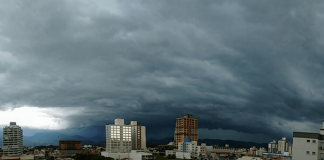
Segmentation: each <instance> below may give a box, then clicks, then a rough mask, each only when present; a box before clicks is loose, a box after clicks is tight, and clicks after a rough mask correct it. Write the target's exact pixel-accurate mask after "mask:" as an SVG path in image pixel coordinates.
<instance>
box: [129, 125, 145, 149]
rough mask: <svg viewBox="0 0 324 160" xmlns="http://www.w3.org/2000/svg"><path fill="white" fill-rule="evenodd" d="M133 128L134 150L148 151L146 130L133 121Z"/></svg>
mask: <svg viewBox="0 0 324 160" xmlns="http://www.w3.org/2000/svg"><path fill="white" fill-rule="evenodd" d="M130 125H131V127H132V149H133V150H145V149H146V128H145V126H141V125H138V124H137V121H131V124H130Z"/></svg>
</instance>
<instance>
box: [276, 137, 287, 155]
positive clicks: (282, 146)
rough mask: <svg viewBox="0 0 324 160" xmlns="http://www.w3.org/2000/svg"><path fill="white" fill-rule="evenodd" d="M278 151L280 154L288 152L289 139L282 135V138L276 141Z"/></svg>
mask: <svg viewBox="0 0 324 160" xmlns="http://www.w3.org/2000/svg"><path fill="white" fill-rule="evenodd" d="M278 152H280V153H281V154H284V152H289V141H287V139H286V137H282V139H281V140H279V141H278Z"/></svg>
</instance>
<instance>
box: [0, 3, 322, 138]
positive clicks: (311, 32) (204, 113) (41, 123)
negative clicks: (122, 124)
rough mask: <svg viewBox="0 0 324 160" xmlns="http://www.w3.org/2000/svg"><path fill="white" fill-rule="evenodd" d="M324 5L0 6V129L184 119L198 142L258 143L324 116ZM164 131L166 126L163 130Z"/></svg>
mask: <svg viewBox="0 0 324 160" xmlns="http://www.w3.org/2000/svg"><path fill="white" fill-rule="evenodd" d="M323 5H324V2H305V1H301V0H297V1H274V2H267V1H254V0H248V1H239V0H235V1H225V0H221V1H204V2H201V1H191V0H189V1H158V2H156V1H155V2H153V1H146V0H143V1H142V0H138V1H132V2H129V1H119V0H118V1H117V0H116V1H96V2H93V1H83V0H81V1H80V0H74V1H63V0H62V1H61V0H58V1H10V2H6V3H2V4H0V14H1V16H0V132H1V131H2V128H3V127H4V126H6V125H8V122H10V121H12V122H17V124H19V126H21V127H22V129H23V130H24V135H25V136H32V135H34V134H36V133H40V132H62V133H66V134H70V135H73V134H75V133H78V134H81V135H89V134H93V135H97V134H99V133H101V131H100V127H103V126H105V125H107V124H110V123H111V122H113V120H114V119H116V118H123V119H125V121H126V122H129V121H132V120H136V121H138V123H139V124H141V125H143V126H146V134H147V135H146V136H147V138H152V137H155V138H159V139H162V138H165V137H173V135H174V124H175V118H177V117H180V116H182V115H183V114H192V115H193V116H194V117H195V118H196V119H198V122H199V123H198V126H199V127H198V134H199V138H212V139H233V140H246V141H254V142H265V143H268V142H270V141H272V140H273V139H274V140H279V139H280V138H281V137H286V138H287V139H288V140H289V141H291V140H292V133H293V131H297V132H298V131H304V132H317V131H318V129H319V128H321V125H320V124H319V123H318V122H320V121H321V120H322V119H324V117H323V114H324V109H323V107H322V106H323V105H324V98H323V97H324V85H323V82H322V79H323V78H324V75H323V73H324V66H323V65H322V63H323V59H324V54H323V53H322V51H323V48H324V38H323V35H324V32H323V31H322V29H321V28H322V24H323V23H324V16H323V15H324V13H323V11H322V9H321V8H322V6H323ZM161 128H163V132H161Z"/></svg>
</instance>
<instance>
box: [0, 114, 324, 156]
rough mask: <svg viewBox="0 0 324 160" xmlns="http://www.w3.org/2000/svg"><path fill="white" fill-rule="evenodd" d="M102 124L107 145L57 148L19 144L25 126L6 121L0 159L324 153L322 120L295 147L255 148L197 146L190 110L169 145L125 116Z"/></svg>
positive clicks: (283, 142)
mask: <svg viewBox="0 0 324 160" xmlns="http://www.w3.org/2000/svg"><path fill="white" fill-rule="evenodd" d="M105 128H106V133H105V134H106V144H105V145H81V144H82V141H81V140H76V139H73V140H72V139H70V140H61V139H60V138H59V137H58V146H54V145H48V146H30V147H26V146H24V144H23V130H22V129H21V127H20V126H19V125H17V124H16V122H10V126H6V127H4V128H3V142H2V144H3V147H2V148H1V152H0V154H1V160H13V159H17V160H40V159H55V160H61V159H67V160H68V159H76V160H83V159H103V160H106V159H107V160H113V159H115V160H121V159H124V160H153V159H157V160H164V159H193V160H228V159H231V160H252V159H255V160H257V159H259V160H261V159H263V160H265V159H278V160H279V159H284V160H291V159H293V160H302V159H309V160H311V159H314V160H317V159H320V157H322V156H323V153H322V151H323V150H322V149H323V148H324V147H323V146H324V141H323V142H322V140H324V139H323V138H322V137H324V120H323V129H321V130H320V131H321V132H320V133H308V132H293V145H292V144H291V143H290V142H289V141H288V140H287V139H286V138H285V137H282V138H281V139H279V140H277V141H276V140H273V141H272V142H269V143H268V144H267V146H264V147H259V148H257V147H256V146H250V147H247V148H239V147H237V146H230V145H229V144H224V145H222V146H220V145H217V144H211V145H207V143H209V142H208V140H207V141H205V143H200V144H199V143H198V142H199V140H198V120H197V119H195V118H193V116H192V115H190V114H185V115H184V116H183V117H180V118H176V123H175V131H174V140H173V141H170V142H169V143H167V144H149V145H147V140H146V127H145V126H142V125H140V124H139V123H138V122H137V121H131V122H130V124H125V122H124V119H118V118H117V119H115V122H114V124H110V125H106V126H105ZM210 141H211V140H210ZM318 146H319V147H318Z"/></svg>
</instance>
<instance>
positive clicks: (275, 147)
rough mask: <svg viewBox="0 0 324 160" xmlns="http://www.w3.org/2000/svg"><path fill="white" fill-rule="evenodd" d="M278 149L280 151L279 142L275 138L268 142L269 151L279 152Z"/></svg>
mask: <svg viewBox="0 0 324 160" xmlns="http://www.w3.org/2000/svg"><path fill="white" fill-rule="evenodd" d="M277 151H278V144H277V143H276V141H275V140H273V141H272V142H270V143H268V152H269V153H277Z"/></svg>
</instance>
